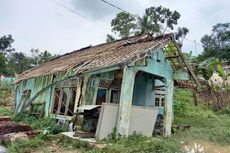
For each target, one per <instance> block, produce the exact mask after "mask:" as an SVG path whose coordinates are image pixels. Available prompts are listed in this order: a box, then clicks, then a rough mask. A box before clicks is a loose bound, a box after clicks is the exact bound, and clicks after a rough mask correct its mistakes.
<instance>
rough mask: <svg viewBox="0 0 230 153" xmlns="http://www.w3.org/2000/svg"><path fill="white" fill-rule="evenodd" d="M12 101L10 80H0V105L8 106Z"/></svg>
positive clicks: (12, 94)
mask: <svg viewBox="0 0 230 153" xmlns="http://www.w3.org/2000/svg"><path fill="white" fill-rule="evenodd" d="M13 102H14V92H13V87H12V85H11V82H0V106H10V105H12V104H13Z"/></svg>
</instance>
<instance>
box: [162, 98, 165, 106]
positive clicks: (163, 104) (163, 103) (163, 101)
mask: <svg viewBox="0 0 230 153" xmlns="http://www.w3.org/2000/svg"><path fill="white" fill-rule="evenodd" d="M164 106H165V99H164V98H161V107H164Z"/></svg>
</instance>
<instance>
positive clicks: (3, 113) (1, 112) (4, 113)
mask: <svg viewBox="0 0 230 153" xmlns="http://www.w3.org/2000/svg"><path fill="white" fill-rule="evenodd" d="M11 115H12V111H11V110H9V109H6V108H5V107H1V106H0V116H11Z"/></svg>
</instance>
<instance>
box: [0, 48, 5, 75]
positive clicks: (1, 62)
mask: <svg viewBox="0 0 230 153" xmlns="http://www.w3.org/2000/svg"><path fill="white" fill-rule="evenodd" d="M6 66H7V65H6V58H5V56H4V55H3V53H2V52H0V74H4V75H6V74H7V70H6Z"/></svg>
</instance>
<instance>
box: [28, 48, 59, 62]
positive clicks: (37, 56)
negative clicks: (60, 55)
mask: <svg viewBox="0 0 230 153" xmlns="http://www.w3.org/2000/svg"><path fill="white" fill-rule="evenodd" d="M30 52H31V54H32V64H33V66H37V65H39V64H42V63H45V62H47V61H49V60H51V59H53V58H55V57H57V55H52V54H51V53H49V52H48V51H47V50H45V51H44V52H40V51H39V49H31V50H30Z"/></svg>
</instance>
